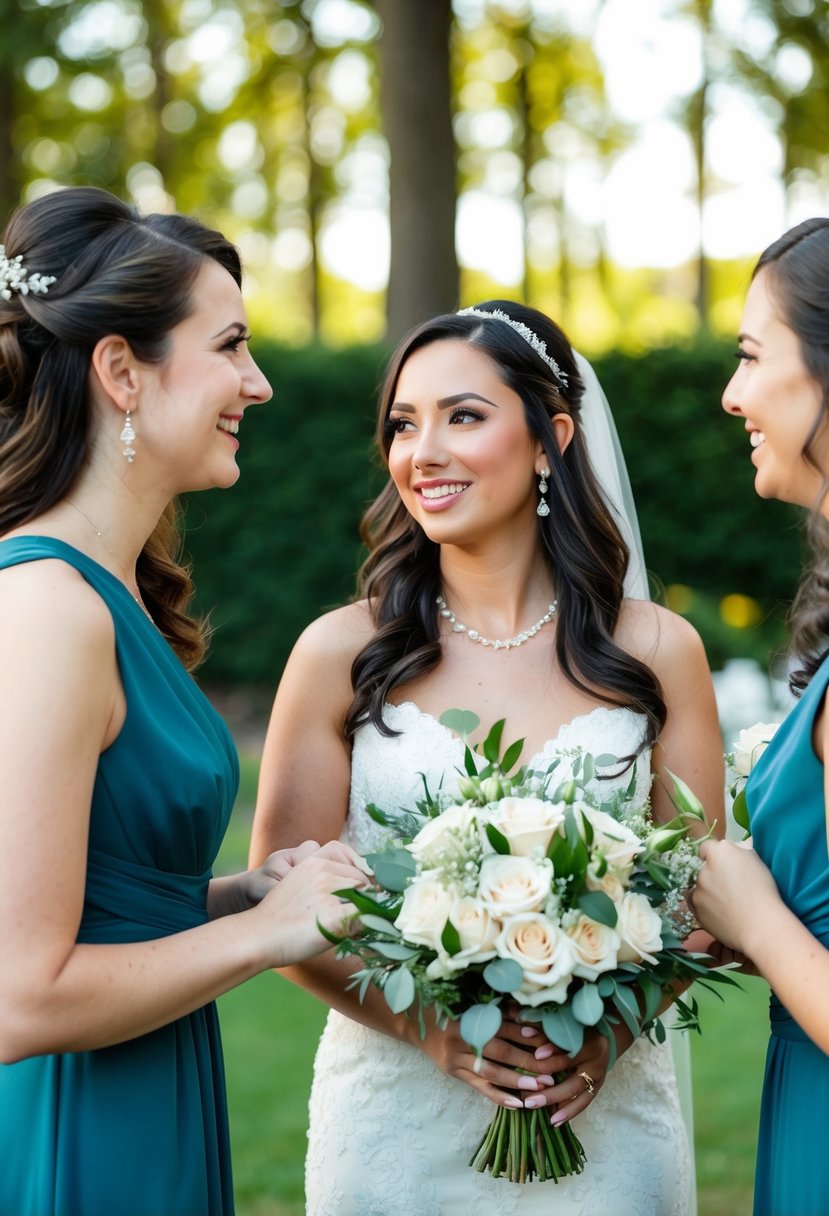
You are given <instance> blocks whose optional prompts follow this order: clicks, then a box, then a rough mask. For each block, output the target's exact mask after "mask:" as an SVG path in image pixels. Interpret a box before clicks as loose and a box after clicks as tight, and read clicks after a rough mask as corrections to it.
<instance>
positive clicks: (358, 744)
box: [306, 702, 691, 1216]
mask: <svg viewBox="0 0 829 1216" xmlns="http://www.w3.org/2000/svg"><path fill="white" fill-rule="evenodd" d="M385 718H386V721H387V722H388V723H389V725H390V726H391V727H393V728H394V729H395V730H398V731H400V734H399V735H396V736H394V737H392V738H388V737H386V736H384V735H381V734H380V733H379V731H377V730H376V729H375V728H374V727H373V726H364V727H362V728H361V729H360V730H359V731H358V732H357V734H356V736H355V739H354V748H353V770H352V772H353V776H352V789H351V799H350V809H349V813H348V819H347V822H346V826H345V829H344V832H343V839H346V840H348V841H349V842H350V843H351V844H352V845H353V846H354V847H355V848H356V849H358V850H359V851H360V852H371V851H373V850H375V849H380V848H382V847H383V846H384V844H386V843H388V838H389V832H388V829H385V828H383V827H381V826H380V825H379V824H377V823H375V822H374V821H373V820H372V819H371V818H370V817H369V816H368V815H367V814H366V811H365V806H366V803H368V802H373V803H375V804H376V805H378V806H380V807H381V808H383V809H387V810H393V809H395V808H397V807H400V806H404V805H411V803H412V801H413V799H414V798H416V797H419V796H420V795H421V794H422V793H423V784H422V783H423V777H425V778H426V780H427V781H428V783H429V788H430V790H431V791H432V792H434V791H435V790H437V788H438V787H439V785H440V783H441V780H442V781H443V788H444V789H447V790H449V791H451V789H452V785H453V782H454V778H455V775H456V772H457V770H458V769H459V768H462V765H463V743H462V741H461V740H460V739H459V738H458V737H457V736H456V735H455V734H453V732H452V731H450V730H448V729H447V728H446V727H445V726H443V725H442V724H441V723H440V722H439V721H437V719H436V718H433V717H432V716H431V715H429V714H425V713H422V712H421V710H420V709H419V708H418V707H417V706H416V705H414V704H412V703H411V702H404V703H403V704H401V705H389V706H387V708H386V712H385ZM643 730H644V720H643V718H642V717H641V715H637V714H635V713H633V712H632V711H631V710H628V709H620V708H613V709H607V708H604V707H600V708H597V709H593V710H591V711H590V712H589V713H587V714H582V715H580V716H579V717H578V718H576V719H574V721H572V722H570V723H568V724H567V725H566V726H564V727H562V729H561V730H560V731H559V732H558V734H557V736H556V738H554V739H551V740H550V741H549V742H548V743H547V744H546V745H545V747H544V748H543V749H542V751H541V752H540V753H539V754H538V755H537V756H534V757H532V759H531V761H530V765H531V766H532V767H536V768H544V769H545V768H546V767H547V765H548V764H549V762H550V759H551V758H552V756H553V753H554V752H555V753H559V752H562V751H568V750H569V749H581V750H583V751H589V752H592V753H593V754H594V755H597V754H613V755H629V754H630V753H631V752H634V751H635V750H636V748H637V747H638V746H639V744H640V742H641V740H642V736H643ZM421 774H423V776H421ZM618 780H619V781H620V782H621V783H623V784H624V787H625V788H626V787H627V785H628V784H629V782H630V770H629V769H628V770H627V771H626V772H625V773H624V774H623V775H622V776H621V777H620V778H618ZM650 782H651V774H650V762H649V756H648V754H647V753H645V754H644V755H643V756H642V757H641V758H640V759H639V761H638V762H637V795H638V798H639V799H640V800H641V801H643V802H644V800H645V799H646V798H647V796H648V793H649V790H650ZM602 785H603V787H604V789H603V793H605V794H606V793H607V792H608V785H610V789H611V791H612V788H613V785H612V782H608V781H603V782H602ZM493 1110H494V1107H493V1106H492V1104H491V1103H490V1102H488V1101H487V1100H486V1099H485V1098H483V1097H482V1096H481V1095H480V1094H479V1093H478V1092H477V1091H476V1090H474V1089H473V1088H471V1087H470V1086H469V1085H467V1084H465V1083H464V1082H462V1081H460V1080H456V1079H454V1078H452V1077H449V1076H447V1075H446V1074H445V1073H443V1072H442V1071H441V1070H440V1069H438V1068H437V1067H436V1066H435V1065H434V1064H433V1063H432V1061H431V1060H430V1059H429V1057H428V1056H426V1055H425V1054H424V1053H422V1052H420V1051H419V1050H418V1049H417V1048H416V1047H413V1046H411V1045H409V1044H408V1043H403V1042H399V1041H398V1040H397V1039H394V1038H390V1037H388V1036H386V1035H383V1034H380V1033H379V1032H377V1031H374V1030H370V1029H368V1028H367V1027H365V1026H363V1025H361V1024H360V1023H358V1022H356V1021H352V1020H351V1019H350V1018H347V1017H344V1016H342V1015H341V1014H339V1013H336V1012H332V1013H331V1014H330V1015H329V1018H328V1023H327V1025H326V1029H325V1032H324V1034H323V1037H322V1041H321V1043H320V1047H319V1050H318V1052H317V1057H316V1061H315V1065H314V1084H313V1089H312V1094H311V1102H310V1131H309V1149H308V1158H307V1163H306V1198H307V1213H308V1216H459V1214H460V1213H463V1214H464V1216H687V1213H688V1211H689V1195H690V1187H691V1182H690V1159H689V1153H688V1143H687V1138H686V1134H685V1128H684V1126H683V1123H682V1118H681V1115H680V1111H679V1101H678V1096H677V1089H676V1080H675V1075H674V1069H673V1062H672V1059H671V1052H670V1048H668V1047H667V1046H664V1047H658V1046H653V1045H651V1044H650V1043H648V1042H646V1041H639V1042H637V1043H635V1044H634V1045H633V1046H632V1047H631V1048H630V1049H629V1050H628V1051H627V1052H626V1053H625V1054H624V1055H623V1056H622V1058H621V1059H620V1060H619V1062H618V1063H617V1065H616V1066H615V1067H614V1068H613V1069H612V1070H611V1072H610V1074H609V1075H608V1077H607V1079H606V1081H605V1084H604V1086H603V1087H602V1089H601V1090H600V1092H599V1094H598V1096H597V1098H596V1100H595V1101H594V1102H592V1103H591V1105H590V1106H589V1107H588V1108H587V1110H586V1111H585V1112H584V1113H583V1114H582V1115H579V1116H578V1118H577V1119H576V1120H575V1121H574V1128H575V1130H576V1132H577V1134H578V1135H579V1137H580V1139H581V1140H582V1143H583V1144H584V1147H585V1151H586V1153H587V1157H588V1167H587V1169H586V1170H585V1172H584V1173H583V1174H581V1175H578V1176H576V1177H573V1178H568V1179H564V1180H562V1181H561V1182H560V1183H559V1184H558V1185H553V1184H551V1183H537V1182H536V1183H528V1184H526V1185H524V1186H519V1185H516V1184H513V1183H509V1182H505V1181H504V1180H503V1179H500V1178H499V1179H495V1178H492V1177H490V1176H489V1175H483V1174H478V1173H476V1171H475V1170H472V1169H470V1168H469V1166H468V1164H467V1163H468V1161H469V1158H470V1156H471V1155H472V1152H473V1151H474V1149H475V1148H476V1147H477V1144H478V1142H479V1140H480V1137H481V1135H482V1134H483V1132H484V1130H485V1128H486V1126H487V1124H488V1123H489V1120H490V1119H491V1118H492V1114H493Z"/></svg>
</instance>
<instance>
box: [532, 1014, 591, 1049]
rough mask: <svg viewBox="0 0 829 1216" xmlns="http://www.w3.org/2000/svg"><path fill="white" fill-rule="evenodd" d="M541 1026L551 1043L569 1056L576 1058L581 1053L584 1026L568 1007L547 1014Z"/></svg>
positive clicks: (543, 1017)
mask: <svg viewBox="0 0 829 1216" xmlns="http://www.w3.org/2000/svg"><path fill="white" fill-rule="evenodd" d="M541 1025H542V1026H543V1027H544V1033H545V1034H546V1036H547V1038H548V1039H549V1040H550V1042H551V1043H555V1045H556V1047H560V1048H561V1050H562V1051H566V1052H567V1054H568V1056H574V1055H576V1054H577V1053H578V1052H579V1051H581V1045H582V1043H583V1042H584V1026H583V1025H582V1024H581V1022H578V1021H577V1020H576V1019H575V1018H574V1017H573V1014H572V1012H571V1011H570V1009H569V1008H568V1007H567V1006H566V1005H562V1006H561V1007H560V1008H559V1009H551V1010H549V1012H547V1013H545V1014H544V1015H543V1016H542V1018H541Z"/></svg>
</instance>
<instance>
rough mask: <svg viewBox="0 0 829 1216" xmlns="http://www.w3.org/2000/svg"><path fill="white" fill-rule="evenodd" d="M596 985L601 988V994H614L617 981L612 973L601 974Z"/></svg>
mask: <svg viewBox="0 0 829 1216" xmlns="http://www.w3.org/2000/svg"><path fill="white" fill-rule="evenodd" d="M596 987H597V988H598V989H599V996H612V995H613V993H614V992H615V991H616V981H615V980H614V978H613V976H612V975H600V976H599V981H598V983H597V985H596Z"/></svg>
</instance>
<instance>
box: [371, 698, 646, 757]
mask: <svg viewBox="0 0 829 1216" xmlns="http://www.w3.org/2000/svg"><path fill="white" fill-rule="evenodd" d="M389 710H403V711H406V712H409V711H410V710H413V711H414V712H415V714H416V715H417V717H418V718H425V719H426V720H427V721H428V722H430V723H433V724H434V726H435V727H436V728H437V729H438V730H440V731H443V732H444V734H445V735H446V737H447V738H448V739H451V740H452V741H453V742H455V743H460V744H462V743H463V739H462V738H461V736H460V735H458V734H456V732H455V731H453V730H452V729H451V728H450V727H448V726H445V725H444V723H443V722H441V720H440V718H436V717H435V715H434V714H430V713H429V712H428V710H425V709H421V708H420V706H419V705H418V704H417V702H416V701H408V700H407V701H396V702H394V701H387V702H386V704H385V706H384V709H383V717H384V718H385V717H386V716H387V714H388V711H389ZM602 714H608V715H611V714H627V715H629V716H630V717H631V718H641V717H642V714H638V713H636V712H635V711H634V710H632V709H629V708H628V707H627V706H626V705H594V706H593V708H592V709H588V710H586V711H585V712H584V713H583V714H576V716H575V717H574V718H570V720H569V721H567V722H562V724H561V726H560V727H559V728H558V730H557V731H556V733H555V734H554V735H552V736H551V737H550V738H549V739H546V740H545V741H544V743H543V745H542V747H541V749H540V751H537V752H534V753H533V754H532V756H530V758H529V760H527V761H525V764H526V766H527V768H529V769H532V768H535V766H536V762H537V761H542V762H543V761H544V759H545V758H546V757H547V756H548V755H549V753H550V752H551V751H553V750H555V748H556V747H557V746H558V745H559V741H560V739H561V737H562V735H564V734H567V733H568V732H569V731H571V730H575V729H576V728H577V727H579V726H583V725H585V724H586V723H587V722H588V721H589V720H590V719H591V718H593V717H596V716H597V715H602Z"/></svg>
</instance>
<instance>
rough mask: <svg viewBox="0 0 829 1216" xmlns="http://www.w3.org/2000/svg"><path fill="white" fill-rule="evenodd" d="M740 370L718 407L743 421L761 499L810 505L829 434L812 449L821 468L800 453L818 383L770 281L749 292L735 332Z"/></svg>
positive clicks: (759, 281) (815, 409)
mask: <svg viewBox="0 0 829 1216" xmlns="http://www.w3.org/2000/svg"><path fill="white" fill-rule="evenodd" d="M738 357H739V360H740V362H739V366H738V367H737V370H736V372H735V373H734V375H733V376H732V377H731V379H730V381H729V382H728V384H727V385H726V389H725V392H724V393H723V399H722V404H723V409H724V410H725V411H726V413H729V414H733V415H735V416H737V417H740V418H742V419H743V420H744V423H745V429H746V431H747V432H748V435H749V440H750V443H751V463H752V464H753V465H754V468H755V470H756V472H755V476H754V488H755V490H756V491H757V493H758V494H759V495H760V497H761V498H779V499H780V500H781V501H782V502H791V503H796V504H798V505H800V506H804V507H811V506H813V505H814V503H815V501H816V499H817V496H818V494H819V492H820V488H821V483H822V479H823V474H826V473H829V431H827V428H826V426H825V425H824V426H823V427H822V429H821V431H819V432H818V434H817V436H816V437H815V440H814V441H813V443H812V453H813V457H814V459H815V460H816V461H817V462H818V464H819V466H820V469H819V470H818V469H816V468H815V467H814V465H813V464H811V463H810V462H809V461H808V460H806V458H805V457H804V456H803V447H804V444H805V443H806V440H807V438H808V436H809V433H810V431H811V428H812V426H813V424H814V422H815V419H816V418H817V417H818V415H819V413H820V410H821V402H822V394H821V389H820V385H819V384H818V383H817V381H816V380H815V379H814V378H813V377H812V376H811V375H810V374H809V372H808V371H807V370H806V367H805V365H804V363H803V357H802V355H801V351H800V342H799V339H798V337H797V335H796V334H795V332H794V330H792V329H790V328H789V326H788V325H786V323H785V322H784V321H783V319H782V316H781V313H780V309H779V308H778V306H777V303H776V301H775V298H774V294H773V289H772V284H771V282H770V281H769V278H768V275H767V274H766V272H765V271H764V270H761V271H760V272H759V274H758V275H757V276H756V278H755V279H754V281H753V282H752V284H751V287H750V288H749V292H748V296H747V297H746V303H745V308H744V310H743V318H742V322H741V326H740V351H739V356H738Z"/></svg>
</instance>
